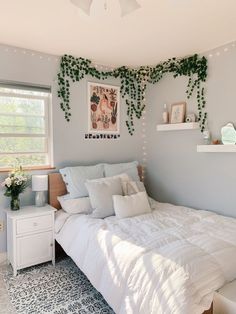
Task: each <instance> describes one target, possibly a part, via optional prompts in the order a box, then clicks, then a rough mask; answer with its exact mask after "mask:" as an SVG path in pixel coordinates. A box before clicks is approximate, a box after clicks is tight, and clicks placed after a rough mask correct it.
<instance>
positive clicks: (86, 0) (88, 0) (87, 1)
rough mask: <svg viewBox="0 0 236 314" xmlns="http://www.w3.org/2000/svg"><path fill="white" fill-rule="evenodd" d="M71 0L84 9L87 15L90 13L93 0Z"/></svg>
mask: <svg viewBox="0 0 236 314" xmlns="http://www.w3.org/2000/svg"><path fill="white" fill-rule="evenodd" d="M71 2H72V3H73V4H74V5H75V6H77V7H78V8H80V9H81V10H83V11H84V13H86V14H87V15H90V9H91V5H92V2H93V0H71Z"/></svg>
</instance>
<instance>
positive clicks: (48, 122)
mask: <svg viewBox="0 0 236 314" xmlns="http://www.w3.org/2000/svg"><path fill="white" fill-rule="evenodd" d="M1 87H3V88H7V89H12V90H15V91H16V90H17V89H18V90H21V91H27V90H28V91H29V90H30V91H33V92H43V93H45V95H29V94H27V93H20V92H19V93H17V92H13V93H10V92H4V91H1V90H0V97H10V98H22V99H34V100H43V106H44V114H42V115H40V114H39V115H37V114H35V115H34V114H16V113H0V115H5V116H8V117H9V116H13V117H42V118H43V119H44V121H45V132H44V133H40V134H37V133H35V134H30V133H9V132H8V133H0V138H4V137H8V138H17V137H21V138H24V137H25V138H44V141H45V147H44V151H43V152H7V153H4V152H0V156H8V155H11V156H15V157H16V158H17V156H22V155H26V156H27V155H37V154H40V155H45V157H46V163H45V164H38V165H25V166H23V168H24V169H27V170H37V169H39V170H43V169H54V158H53V125H52V94H51V88H41V87H37V86H28V85H19V84H17V85H15V84H7V86H6V85H5V84H1V83H0V88H1ZM9 170H11V168H10V167H8V166H7V165H6V167H4V166H3V167H0V172H5V171H9Z"/></svg>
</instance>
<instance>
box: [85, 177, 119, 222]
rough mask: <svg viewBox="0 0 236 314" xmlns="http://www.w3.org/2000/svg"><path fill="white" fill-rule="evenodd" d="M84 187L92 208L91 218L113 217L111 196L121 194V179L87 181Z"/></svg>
mask: <svg viewBox="0 0 236 314" xmlns="http://www.w3.org/2000/svg"><path fill="white" fill-rule="evenodd" d="M85 185H86V187H87V189H88V192H89V198H90V202H91V205H92V208H93V213H92V215H91V216H92V217H94V218H105V217H108V216H112V215H114V214H115V213H114V208H113V201H112V196H113V195H122V194H123V191H122V186H121V179H120V178H105V179H104V178H103V179H100V180H87V181H86V183H85Z"/></svg>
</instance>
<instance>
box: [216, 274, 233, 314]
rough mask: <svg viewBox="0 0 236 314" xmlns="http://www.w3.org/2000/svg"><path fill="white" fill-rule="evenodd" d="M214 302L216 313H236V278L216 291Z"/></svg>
mask: <svg viewBox="0 0 236 314" xmlns="http://www.w3.org/2000/svg"><path fill="white" fill-rule="evenodd" d="M213 304H214V314H235V313H236V280H234V281H232V282H230V283H228V284H226V285H225V286H224V287H223V288H221V289H220V290H218V291H217V292H215V295H214V301H213Z"/></svg>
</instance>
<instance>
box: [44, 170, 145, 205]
mask: <svg viewBox="0 0 236 314" xmlns="http://www.w3.org/2000/svg"><path fill="white" fill-rule="evenodd" d="M138 174H139V177H140V180H141V181H142V180H143V168H142V166H138ZM66 193H67V189H66V185H65V182H64V181H63V179H62V176H61V174H60V173H59V172H56V173H49V175H48V203H49V204H50V205H51V206H52V207H54V208H56V209H60V208H61V205H60V203H59V202H58V200H57V197H58V196H61V195H64V194H66Z"/></svg>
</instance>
